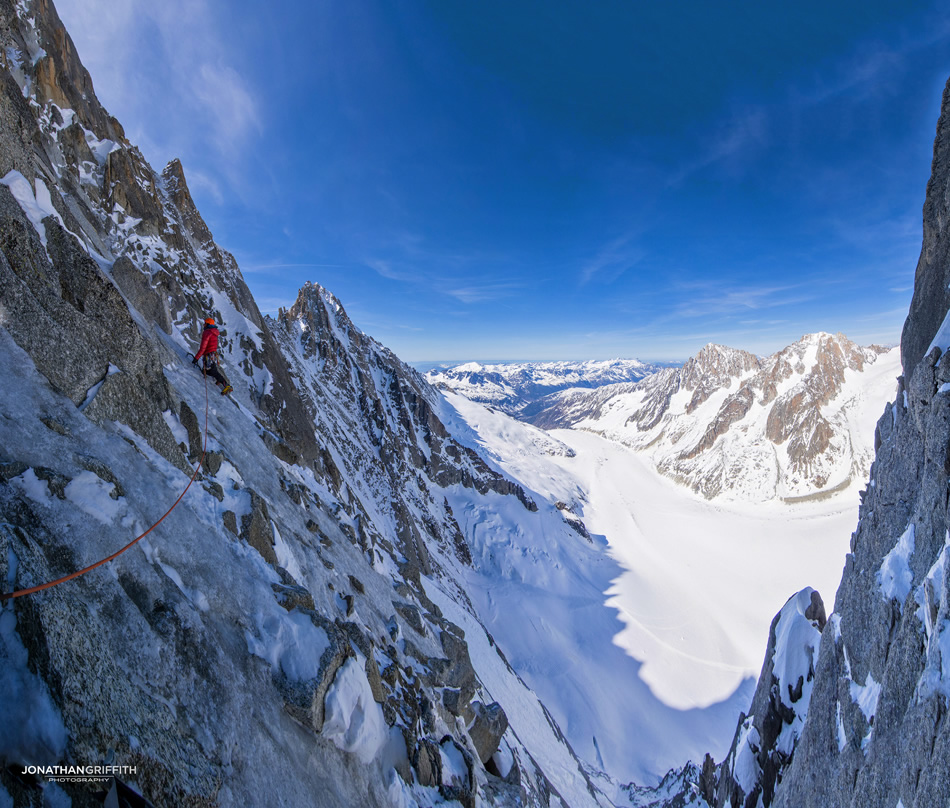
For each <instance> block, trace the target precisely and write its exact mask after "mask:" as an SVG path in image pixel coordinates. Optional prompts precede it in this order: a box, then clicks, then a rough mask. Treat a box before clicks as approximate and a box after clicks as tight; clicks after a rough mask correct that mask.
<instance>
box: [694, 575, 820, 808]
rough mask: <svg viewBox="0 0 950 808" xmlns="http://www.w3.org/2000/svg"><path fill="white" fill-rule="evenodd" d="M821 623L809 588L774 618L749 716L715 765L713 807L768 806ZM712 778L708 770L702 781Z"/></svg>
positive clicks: (790, 750) (803, 711) (795, 727)
mask: <svg viewBox="0 0 950 808" xmlns="http://www.w3.org/2000/svg"><path fill="white" fill-rule="evenodd" d="M824 627H825V608H824V604H823V603H822V600H821V596H820V595H819V594H818V593H817V592H816V591H814V590H813V589H805V590H803V591H802V592H799V593H798V594H797V595H793V596H792V597H791V598H790V599H789V601H788V602H787V603H786V604H785V606H784V607H783V608H782V610H781V612H779V613H778V614H777V615H776V616H775V619H774V620H772V625H771V628H770V629H769V641H768V647H767V649H766V652H765V662H764V664H763V665H762V673H761V675H760V676H759V682H758V685H757V686H756V690H755V695H754V696H753V698H752V706H751V708H750V711H749V715H748V716H745V715H743V716H741V717H740V720H739V727H738V729H737V731H736V736H735V738H734V739H733V743H732V748H731V749H730V750H729V754H728V755H727V756H726V759H725V761H723V763H722V765H721V766H720V768H719V772H718V777H717V778H716V781H717V786H716V795H715V805H717V806H731V805H758V804H759V803H760V802H761V805H763V806H764V807H765V808H768V806H769V805H771V804H772V801H773V798H774V795H775V787H776V783H777V782H778V781H779V779H780V778H781V777H782V775H783V773H784V772H785V770H786V769H787V768H788V766H789V764H790V763H791V761H792V757H793V755H794V753H795V744H796V742H797V740H798V738H799V736H800V734H801V731H802V725H803V722H804V720H805V716H806V715H807V714H808V708H809V703H810V700H811V695H812V688H813V685H814V679H815V666H816V664H817V649H818V643H819V641H820V636H821V630H822V629H823V628H824ZM706 768H707V769H708V768H709V767H708V766H707V767H706ZM712 779H713V778H712V777H711V775H710V772H709V771H706V774H705V781H706V783H707V784H709V783H711V781H712ZM707 790H708V785H707Z"/></svg>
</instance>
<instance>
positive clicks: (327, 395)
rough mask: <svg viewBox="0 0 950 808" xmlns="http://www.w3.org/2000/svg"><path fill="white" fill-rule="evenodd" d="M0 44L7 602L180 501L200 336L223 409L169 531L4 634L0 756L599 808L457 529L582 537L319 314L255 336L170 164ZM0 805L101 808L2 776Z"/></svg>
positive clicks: (420, 390) (249, 784) (29, 42)
mask: <svg viewBox="0 0 950 808" xmlns="http://www.w3.org/2000/svg"><path fill="white" fill-rule="evenodd" d="M0 39H2V42H0V45H2V48H0V52H2V54H3V64H2V70H0V147H2V148H0V178H2V179H0V301H2V304H0V305H2V309H0V340H2V343H3V345H2V350H0V361H2V366H3V373H4V378H5V379H6V380H7V381H6V384H5V385H4V389H3V391H2V392H0V429H2V434H3V439H2V441H0V446H2V449H0V479H2V480H3V485H0V513H2V517H3V524H2V526H0V580H2V581H3V589H4V591H8V590H10V589H13V588H22V587H24V586H29V585H32V584H35V583H39V582H41V581H45V580H49V579H52V578H55V577H57V576H58V575H62V574H64V573H66V572H69V571H71V570H73V569H76V568H77V567H80V566H82V565H83V564H86V563H90V562H92V561H94V560H97V559H98V558H101V557H104V556H105V555H108V554H109V553H111V552H112V551H114V550H115V549H116V548H117V547H119V546H122V545H123V544H124V543H125V542H127V541H128V540H129V538H131V537H132V536H133V535H135V534H136V533H138V532H141V530H144V529H145V527H147V526H148V525H151V524H153V523H154V522H155V521H156V519H157V518H158V516H160V515H161V511H162V510H163V509H164V508H165V507H166V506H167V504H169V502H166V500H169V501H170V500H173V499H174V497H175V496H176V495H177V493H178V492H180V491H181V489H182V488H183V487H184V483H185V482H186V481H187V476H186V475H190V473H191V468H192V464H194V463H195V462H197V459H198V457H199V456H200V454H201V444H202V434H201V431H202V427H203V425H204V412H205V389H204V386H203V383H202V380H201V376H200V375H199V374H197V373H196V372H195V371H194V370H193V369H192V368H191V367H190V366H189V364H188V355H187V352H188V351H193V350H194V349H195V347H196V345H197V339H198V336H199V334H198V328H199V324H200V322H201V321H202V320H203V319H204V317H205V316H207V315H208V314H211V315H213V316H215V318H216V319H217V320H219V321H220V322H222V324H223V325H222V332H221V348H220V354H221V356H222V365H223V367H224V369H225V371H226V373H228V375H229V376H230V378H231V380H232V382H233V384H234V387H235V393H234V394H233V396H232V398H229V399H218V398H217V397H214V398H213V400H212V402H211V404H210V407H209V412H210V415H209V436H208V440H209V447H208V448H209V452H208V454H207V457H206V462H205V466H204V469H203V470H202V473H201V475H200V477H199V478H198V481H197V484H196V485H195V486H193V487H192V491H191V492H189V494H188V496H187V497H186V498H185V499H184V500H183V501H182V504H181V505H180V506H179V507H178V508H177V509H176V510H175V511H174V512H173V514H172V515H171V516H170V517H169V519H168V521H167V522H166V524H165V525H163V526H162V527H160V528H159V529H158V530H156V532H155V533H154V534H152V535H150V536H149V537H148V538H147V539H143V541H142V542H141V543H140V544H139V545H138V546H137V547H136V548H135V549H133V550H130V551H129V553H127V554H125V555H124V556H121V557H120V558H119V559H118V560H117V561H115V562H113V566H111V567H108V568H106V570H105V571H97V572H94V573H90V574H89V575H87V576H84V577H82V578H80V579H77V580H76V581H74V582H70V584H68V585H63V586H60V587H56V588H54V589H53V590H50V591H49V592H47V593H44V594H41V595H37V596H31V597H29V598H18V599H16V600H14V601H12V602H9V603H7V604H5V605H4V606H3V608H2V612H0V677H2V681H3V684H4V687H5V688H7V692H8V693H12V695H11V696H10V697H9V698H8V699H6V700H5V701H4V702H3V703H2V705H0V710H3V711H4V712H3V715H2V719H3V722H4V726H8V727H16V729H15V730H14V731H13V732H12V734H8V735H7V737H5V738H4V739H3V740H2V741H0V758H2V759H3V761H4V762H5V763H6V764H9V765H11V766H12V765H14V764H23V763H38V764H43V765H50V764H53V763H75V764H94V763H100V762H102V761H105V760H117V761H122V762H125V763H134V764H135V765H136V766H137V769H138V774H137V777H136V781H135V786H136V788H138V789H139V790H141V791H142V792H143V793H144V795H145V796H146V797H147V798H148V799H150V800H151V801H152V802H154V803H155V804H167V805H171V804H174V805H245V804H261V805H262V804H269V803H271V802H272V801H273V799H274V798H275V796H276V798H277V799H278V801H282V802H284V803H286V804H315V805H327V806H331V805H352V804H357V803H361V804H367V805H389V804H413V801H415V802H417V803H420V804H426V803H432V802H435V801H438V800H456V801H457V802H459V803H460V804H462V805H473V804H474V802H475V800H476V795H478V799H479V800H480V801H481V802H482V803H484V804H489V805H511V804H523V805H543V806H549V805H566V804H570V805H592V806H593V805H606V804H607V802H608V801H607V800H606V798H604V797H603V795H602V794H600V793H599V792H598V791H597V789H596V787H595V786H594V785H593V783H592V781H591V779H590V777H589V776H588V774H587V771H586V768H585V767H584V766H583V765H582V764H581V762H580V761H579V760H578V759H577V757H576V756H575V755H574V753H573V751H572V750H571V749H570V746H569V745H568V744H567V743H566V741H565V740H564V735H563V733H562V732H561V731H560V729H559V728H558V727H557V725H556V724H555V722H554V721H553V719H551V717H550V714H549V713H548V712H547V711H546V710H545V709H544V707H543V705H541V704H540V703H539V702H538V701H537V698H536V697H535V696H533V694H532V693H531V692H530V691H528V690H527V688H526V686H525V685H524V683H523V682H521V680H520V679H519V678H518V677H517V675H516V674H515V672H514V671H513V670H511V668H510V666H509V665H508V663H507V661H506V660H505V657H504V654H503V653H502V651H501V649H500V648H498V647H497V646H496V645H495V643H494V641H493V640H492V639H491V637H490V635H488V634H487V632H486V630H485V628H484V627H483V626H482V625H481V623H480V622H479V619H478V615H476V614H474V613H473V609H472V606H471V604H470V603H469V602H468V601H467V599H466V597H465V594H464V591H463V589H462V588H461V586H460V585H459V584H458V582H457V580H456V574H457V571H458V570H459V569H460V568H461V567H464V566H465V565H467V564H469V563H471V557H472V553H471V546H472V542H473V541H474V535H473V534H471V533H468V534H466V533H464V532H463V531H462V529H461V528H460V526H459V524H458V522H457V521H456V519H455V517H454V515H453V511H452V508H451V507H450V505H449V499H450V498H451V497H456V498H457V497H458V496H460V495H461V494H460V492H464V497H466V498H471V499H475V500H479V501H480V502H482V501H483V506H484V507H491V502H494V501H495V498H501V500H502V501H504V502H505V503H506V507H507V503H508V502H511V503H513V505H512V507H514V508H515V509H516V512H517V513H523V514H524V518H525V519H532V518H535V515H536V514H538V513H540V512H542V511H543V512H544V513H545V514H546V518H548V520H549V521H550V520H554V522H555V523H556V524H558V525H559V526H560V527H559V528H558V529H559V530H562V531H563V533H564V537H565V540H570V541H578V542H584V543H585V544H586V543H587V542H586V540H585V539H584V537H583V536H581V535H578V533H577V532H575V530H573V529H572V527H571V526H569V525H568V524H567V521H566V520H565V519H564V518H563V517H562V516H561V515H560V513H559V512H558V511H557V509H556V507H555V505H554V504H553V503H545V502H540V503H539V502H538V501H536V498H535V497H533V496H532V495H531V494H530V492H526V491H525V490H524V489H522V488H521V487H520V486H518V485H517V484H516V483H514V482H513V481H511V480H510V479H508V478H506V477H505V476H504V475H502V474H500V473H499V472H497V471H495V470H493V469H492V468H490V467H489V466H488V465H487V464H486V462H485V461H484V460H483V459H482V458H481V457H480V456H479V454H478V453H477V452H476V451H475V450H473V449H472V448H470V447H468V446H465V445H462V444H461V443H459V442H458V441H456V440H455V439H454V438H453V437H452V436H451V435H450V434H449V433H448V431H447V430H446V428H445V426H444V424H443V423H442V422H441V421H440V419H439V417H438V414H437V408H436V406H434V405H435V402H436V396H437V394H436V392H435V391H434V390H433V389H432V388H431V387H430V386H429V385H428V384H427V383H426V382H425V381H424V380H423V379H422V377H421V376H419V374H417V373H416V372H415V371H413V370H412V369H411V368H409V367H407V366H406V365H404V364H403V363H401V362H400V361H399V360H398V359H397V358H396V357H394V356H393V355H392V354H391V353H390V352H388V351H387V350H386V349H385V348H383V347H382V346H380V345H379V344H378V343H376V342H375V341H374V340H372V339H371V338H369V337H367V336H366V335H364V334H362V333H361V332H360V331H359V330H358V329H357V328H356V327H355V326H354V325H353V324H352V323H351V322H350V321H349V319H348V317H347V316H346V313H345V312H344V311H343V309H342V307H341V306H340V304H339V301H337V300H336V299H335V298H333V296H332V295H331V294H330V293H328V292H326V291H325V290H323V289H322V288H320V287H318V286H316V285H308V286H307V287H305V288H304V289H303V290H301V293H300V298H299V299H298V301H297V303H296V304H295V305H294V306H293V307H292V308H291V310H290V311H287V312H281V314H280V316H279V317H278V318H277V319H276V320H272V319H268V318H264V317H262V316H261V314H260V312H259V310H258V309H257V306H256V304H255V303H254V300H253V297H252V296H251V294H250V292H249V290H248V288H247V286H246V284H245V283H244V281H243V278H242V277H241V273H240V270H239V268H238V266H237V264H236V262H235V260H234V258H233V257H232V256H231V255H230V254H229V253H228V252H227V251H226V250H224V249H223V248H221V247H220V246H219V245H217V244H216V243H215V241H214V239H213V237H212V235H211V232H210V230H209V228H208V226H207V224H206V223H205V222H204V220H203V219H202V217H201V215H200V213H199V212H198V209H197V207H196V205H195V203H194V200H193V199H192V197H191V195H190V193H189V191H188V186H187V182H186V179H185V174H184V170H183V168H182V166H181V164H180V163H179V162H178V161H172V162H171V163H169V165H168V166H166V167H165V169H164V170H163V171H162V172H161V173H159V172H156V171H154V170H153V169H152V168H151V166H149V165H148V164H147V163H146V161H145V160H144V159H143V157H142V155H141V153H140V152H139V150H138V149H137V148H136V147H135V146H134V145H132V144H131V143H129V141H128V140H127V139H126V137H125V135H124V133H123V131H122V128H121V126H120V125H119V124H118V122H117V121H115V120H114V119H113V118H112V117H111V116H109V115H108V113H107V112H106V111H105V110H104V109H103V108H102V107H101V106H100V105H99V103H98V101H96V99H95V95H94V92H93V87H92V82H91V79H90V78H89V75H88V73H87V72H86V71H85V70H84V68H83V67H82V65H81V62H80V61H79V58H78V55H77V54H76V51H75V47H74V46H73V44H72V42H71V40H70V39H69V36H68V34H67V33H66V31H65V30H64V29H63V27H62V24H61V23H60V21H59V19H58V17H57V15H56V12H55V9H54V8H53V6H52V4H51V3H49V2H47V1H46V0H33V2H25V1H24V0H19V2H13V1H12V0H0ZM77 514H83V516H82V517H81V518H77ZM436 601H438V602H439V603H440V604H441V606H440V605H437V603H436ZM446 610H450V611H451V614H452V616H453V617H452V619H449V617H447V616H446ZM462 624H464V626H465V628H464V629H463V628H462ZM76 625H81V626H82V627H83V630H82V631H81V632H77V631H75V630H74V629H75V626H76ZM473 643H477V646H478V647H479V648H483V649H489V650H487V651H482V652H481V653H479V654H478V655H475V656H473V654H471V653H470V651H469V649H470V647H472V644H473ZM487 682H492V683H493V685H492V686H491V687H490V686H489V685H488V684H486V683H487ZM493 691H495V692H496V693H497V698H496V697H494V696H493ZM502 691H503V692H502ZM509 705H514V707H509ZM525 705H527V708H530V710H531V711H532V712H531V713H530V719H531V720H530V721H528V720H527V719H526V718H525V715H527V714H526V713H524V710H525V709H527V708H526V707H525ZM515 708H517V709H515ZM537 716H543V717H542V718H541V719H540V720H537ZM38 717H39V718H38ZM542 759H543V760H544V761H545V762H544V764H542V763H539V762H538V761H539V760H542ZM40 787H42V788H40ZM0 789H2V791H0V798H5V797H6V796H7V795H9V796H10V798H11V799H12V800H13V802H14V804H15V805H21V804H22V805H33V804H38V801H42V800H43V799H47V801H49V800H53V799H59V800H60V802H63V801H65V800H68V799H72V800H73V801H74V802H75V803H76V804H86V803H85V802H84V801H88V800H89V799H90V796H89V792H87V791H86V790H85V789H84V788H83V787H81V786H68V785H67V786H62V787H60V786H54V785H53V784H48V783H43V782H32V783H31V782H29V781H22V780H19V779H16V778H13V777H12V776H11V774H10V772H9V770H7V769H4V770H3V772H2V773H0ZM64 791H65V793H61V792H64ZM44 795H45V796H44Z"/></svg>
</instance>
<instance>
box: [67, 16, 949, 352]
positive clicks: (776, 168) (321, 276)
mask: <svg viewBox="0 0 950 808" xmlns="http://www.w3.org/2000/svg"><path fill="white" fill-rule="evenodd" d="M57 8H58V9H59V11H60V15H61V16H62V18H63V20H64V21H65V23H66V25H67V27H68V29H69V30H70V32H71V34H72V36H73V39H74V40H75V42H76V45H77V48H78V50H79V53H80V55H81V57H82V59H83V61H84V62H85V64H86V66H87V67H88V68H89V70H90V72H91V73H92V77H93V81H94V84H95V87H96V90H97V94H98V95H99V98H100V100H101V101H102V102H103V104H104V105H105V106H106V107H107V108H108V109H109V111H110V112H112V113H113V114H114V115H116V117H118V118H119V120H120V121H121V122H122V123H123V125H124V126H125V128H126V132H127V134H128V135H129V137H130V138H131V139H132V141H133V142H135V143H137V144H138V145H139V146H140V147H141V148H142V150H143V152H144V153H145V155H146V157H147V158H148V159H149V160H150V161H151V162H152V163H153V165H155V166H156V168H158V169H161V167H162V166H163V165H164V164H165V163H166V162H167V161H168V160H169V159H171V158H173V157H179V158H181V160H182V162H183V164H184V167H185V173H186V177H187V178H188V181H189V185H190V187H191V190H192V193H193V195H194V197H195V199H196V202H197V204H198V206H199V208H200V210H201V211H202V214H203V215H204V217H205V219H206V220H207V222H208V224H209V226H210V227H211V229H212V232H213V233H214V234H215V238H216V240H217V241H218V243H219V244H221V245H222V246H224V247H225V248H227V249H229V250H230V251H232V252H233V253H234V254H235V256H236V257H237V259H238V262H239V263H240V265H241V268H242V270H243V272H244V275H245V278H246V279H247V282H248V285H249V286H250V287H251V290H252V292H253V293H254V295H255V297H256V298H257V300H258V303H259V305H260V306H261V309H262V310H263V311H265V312H274V311H276V309H277V307H278V306H281V305H283V306H289V305H290V304H291V303H292V302H293V300H294V299H295V297H296V293H297V289H298V288H299V287H300V286H301V285H303V283H304V282H305V281H307V280H312V281H316V282H318V283H320V284H322V285H324V286H326V287H327V288H328V289H330V290H331V291H332V292H334V293H335V294H336V295H337V296H338V297H339V298H340V299H341V300H342V302H343V304H344V306H345V307H346V308H347V310H348V312H349V313H350V315H351V317H352V318H353V319H354V321H355V322H356V324H357V325H358V326H359V327H360V328H362V329H363V330H364V331H366V332H368V333H370V334H372V335H373V336H374V337H376V338H377V339H379V340H380V341H381V342H383V343H384V344H386V345H388V346H389V347H390V348H392V349H393V350H394V351H395V352H396V353H397V354H398V355H400V356H401V357H402V358H403V359H406V360H409V361H422V360H452V359H459V360H461V359H469V358H484V357H492V358H536V359H551V358H607V357H614V356H626V357H631V356H635V357H640V358H644V359H682V358H685V357H687V356H688V355H690V354H692V353H694V352H695V351H696V350H698V349H699V348H700V347H702V345H704V344H705V343H707V342H711V341H714V342H721V343H725V344H728V345H733V346H735V347H739V348H745V349H747V350H751V351H755V352H759V353H768V352H771V351H773V350H776V349H779V348H781V347H784V346H785V345H787V344H788V343H790V342H792V341H794V340H795V339H797V338H798V337H800V336H801V335H802V334H804V333H807V332H811V331H818V330H824V331H843V332H844V333H846V334H847V335H848V336H850V337H852V338H853V339H856V340H858V341H861V342H865V343H867V342H871V341H878V342H887V343H895V342H896V341H897V340H898V338H899V334H900V327H901V325H902V323H903V319H904V316H905V315H906V312H907V307H908V304H909V301H910V295H911V291H912V285H913V276H914V268H915V266H916V261H917V256H918V253H919V251H920V239H921V223H920V221H921V207H922V204H923V199H924V191H925V187H926V182H927V179H928V177H929V173H930V160H931V155H932V146H933V137H934V131H935V124H936V119H937V115H938V113H939V103H940V95H941V92H942V89H943V85H944V83H945V81H946V80H947V77H948V76H950V15H948V14H947V13H945V12H941V7H940V5H939V4H936V3H935V4H932V5H928V4H924V3H920V4H910V3H906V2H862V3H858V2H848V1H845V0H842V2H835V3H813V2H798V3H794V4H778V3H762V2H744V1H743V2H728V3H726V2H722V3H715V2H659V0H657V2H646V1H643V2H640V1H638V0H625V1H624V2H621V0H603V1H602V2H580V1H579V0H578V2H565V1H564V0H544V2H540V1H539V2H535V1H534V0H519V2H498V1H496V0H482V1H481V2H470V1H464V2H463V0H433V2H430V3H424V2H416V3H410V2H400V0H380V1H379V2H372V1H370V0H345V2H344V1H343V0H341V1H340V2H334V3H331V2H310V0H278V2H275V3H272V4H266V5H265V4H261V3H258V2H249V1H248V0H164V1H163V2H162V3H159V4H154V3H150V2H145V0H59V2H58V3H57Z"/></svg>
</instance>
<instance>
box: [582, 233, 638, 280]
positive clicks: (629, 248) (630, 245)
mask: <svg viewBox="0 0 950 808" xmlns="http://www.w3.org/2000/svg"><path fill="white" fill-rule="evenodd" d="M638 236H639V232H636V231H634V232H628V233H624V234H623V235H622V236H619V237H618V238H615V239H612V240H611V241H608V242H607V243H606V244H605V245H604V246H603V247H601V248H600V250H598V252H597V254H596V255H595V256H594V257H593V258H592V259H591V260H590V261H588V262H587V263H586V264H584V266H583V267H581V273H580V283H581V286H584V285H586V284H588V283H590V282H591V281H592V280H594V279H598V280H602V281H605V282H608V283H610V282H613V281H615V280H617V279H618V278H619V277H620V276H621V275H623V274H624V273H625V272H626V271H627V270H628V269H632V268H633V267H634V266H636V265H637V264H638V263H639V262H640V261H642V260H643V259H644V257H646V251H645V250H644V249H642V248H641V247H639V246H638V245H637V244H636V243H634V240H635V239H636V238H637V237H638Z"/></svg>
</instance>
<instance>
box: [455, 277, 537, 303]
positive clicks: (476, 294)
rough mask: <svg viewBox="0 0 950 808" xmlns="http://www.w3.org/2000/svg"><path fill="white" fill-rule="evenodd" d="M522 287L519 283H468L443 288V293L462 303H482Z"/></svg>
mask: <svg viewBox="0 0 950 808" xmlns="http://www.w3.org/2000/svg"><path fill="white" fill-rule="evenodd" d="M523 288H524V284H521V283H513V282H512V283H484V284H469V285H468V286H461V287H457V288H452V289H444V290H443V291H444V293H445V294H447V295H449V296H450V297H454V298H455V299H456V300H459V301H461V302H462V303H484V302H486V301H489V300H500V299H501V298H505V297H511V295H513V294H515V293H516V292H517V291H519V290H521V289H523Z"/></svg>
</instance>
